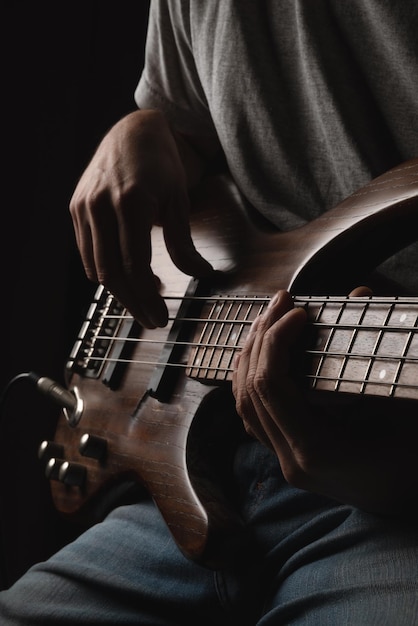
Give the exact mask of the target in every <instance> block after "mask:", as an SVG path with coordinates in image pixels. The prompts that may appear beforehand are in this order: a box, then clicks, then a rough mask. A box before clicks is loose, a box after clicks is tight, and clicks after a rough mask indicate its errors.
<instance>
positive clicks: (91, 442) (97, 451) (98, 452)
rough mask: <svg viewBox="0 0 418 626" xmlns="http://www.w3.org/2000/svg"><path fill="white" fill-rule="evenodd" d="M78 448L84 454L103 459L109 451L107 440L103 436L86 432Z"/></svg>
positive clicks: (98, 459) (99, 459)
mask: <svg viewBox="0 0 418 626" xmlns="http://www.w3.org/2000/svg"><path fill="white" fill-rule="evenodd" d="M78 449H79V451H80V454H82V455H83V456H88V457H89V458H92V459H97V461H102V460H103V459H104V458H105V456H106V453H107V441H106V439H104V438H103V437H98V436H97V435H90V434H89V433H84V435H83V436H82V437H81V439H80V445H79V448H78Z"/></svg>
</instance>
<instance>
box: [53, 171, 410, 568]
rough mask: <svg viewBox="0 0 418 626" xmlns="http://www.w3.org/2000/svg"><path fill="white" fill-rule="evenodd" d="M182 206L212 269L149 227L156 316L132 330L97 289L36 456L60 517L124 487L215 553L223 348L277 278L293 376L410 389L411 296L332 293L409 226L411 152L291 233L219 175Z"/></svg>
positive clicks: (223, 543)
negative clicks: (204, 274)
mask: <svg viewBox="0 0 418 626" xmlns="http://www.w3.org/2000/svg"><path fill="white" fill-rule="evenodd" d="M198 205H199V206H198V207H197V209H196V212H195V213H194V215H193V218H192V220H193V221H192V234H193V239H194V242H195V244H196V246H197V248H198V249H199V251H200V252H201V253H202V255H203V256H204V257H205V258H206V259H208V260H209V261H210V262H211V263H212V264H213V265H214V266H215V267H216V268H217V270H219V271H218V272H216V273H215V275H214V276H213V278H212V279H211V280H210V281H206V280H204V281H198V280H195V279H191V280H190V278H188V277H186V276H184V275H183V274H182V273H181V272H179V271H178V270H177V269H176V268H175V267H174V265H173V263H172V262H171V260H170V258H169V257H168V254H167V252H166V249H165V245H164V240H163V236H162V233H161V229H160V228H158V227H156V228H154V229H153V232H152V239H153V248H152V249H153V258H152V265H153V271H154V273H155V274H156V275H158V276H159V277H160V279H161V293H162V295H163V296H164V297H165V300H166V303H167V306H168V309H169V325H168V326H167V327H166V328H164V329H156V330H147V329H145V328H141V327H140V326H139V325H138V323H137V322H135V321H134V320H133V319H132V317H131V316H130V315H129V313H128V312H127V311H126V309H124V308H123V307H122V306H121V305H120V304H119V303H118V302H117V300H115V298H114V297H113V296H112V295H111V294H110V293H109V292H108V291H106V290H105V289H104V288H103V287H100V288H99V289H98V290H97V292H96V295H95V297H94V299H93V302H92V303H91V306H90V308H89V310H88V313H87V316H86V319H85V322H84V324H83V325H82V328H81V330H80V333H79V336H78V338H77V340H76V343H75V345H74V348H73V351H72V353H71V355H70V357H69V360H68V363H67V366H66V372H67V378H68V390H69V391H70V392H71V394H72V395H73V397H74V406H72V407H71V410H69V409H64V410H63V411H62V415H60V417H59V419H58V423H57V428H56V433H55V438H54V440H53V441H50V442H43V444H42V446H41V456H42V459H43V462H44V463H45V467H46V473H47V476H48V477H49V478H50V479H51V488H52V496H53V500H54V503H55V505H56V507H57V509H58V510H59V511H60V512H62V513H63V514H64V515H66V516H68V517H74V518H80V519H86V520H88V519H89V517H90V518H91V519H97V518H98V517H100V515H101V514H104V508H105V507H104V506H102V507H101V505H100V503H101V502H102V501H103V502H104V501H106V497H107V495H108V494H110V493H113V492H115V493H119V492H120V493H123V489H124V485H129V488H128V489H127V491H126V493H128V492H129V490H130V489H131V488H132V486H134V487H135V486H136V485H138V486H140V488H141V489H144V490H146V492H148V494H149V495H150V496H151V497H152V498H153V500H154V501H155V503H156V505H157V507H158V508H159V510H160V512H161V514H162V516H163V518H164V519H165V521H166V523H167V525H168V527H169V529H170V531H171V533H172V535H173V537H174V539H175V541H176V542H177V545H178V546H179V548H180V550H182V552H183V553H184V554H185V555H186V556H187V557H188V558H190V559H193V560H194V561H196V562H199V563H202V564H204V565H208V566H216V564H217V563H218V562H219V561H220V560H222V559H223V558H224V556H225V553H226V552H227V551H228V549H229V548H230V547H231V546H232V545H233V543H234V538H235V537H236V536H237V533H238V532H239V528H240V520H239V518H238V516H237V514H236V512H235V509H234V506H233V495H231V494H228V491H226V492H225V491H224V490H222V489H221V488H220V487H219V484H221V483H222V482H224V481H222V480H218V478H219V476H220V475H222V474H223V472H224V471H225V467H228V463H229V460H230V456H228V454H229V452H228V451H230V450H231V449H232V448H231V446H232V444H233V441H234V440H235V437H236V428H238V429H239V425H238V421H239V420H237V423H235V420H234V419H233V418H231V417H228V416H230V415H231V413H232V415H233V411H231V410H230V409H231V407H232V408H233V399H232V394H231V391H230V382H231V377H232V369H233V361H234V355H235V353H236V352H237V351H238V350H240V349H241V348H242V346H243V344H244V342H245V339H246V335H247V333H248V330H249V327H250V325H251V323H252V321H253V320H254V319H255V318H256V316H257V315H259V314H260V313H261V312H262V311H263V309H264V307H266V306H267V305H268V303H269V301H270V298H271V297H272V296H273V295H274V294H275V293H276V291H277V290H278V289H287V290H289V291H290V292H291V293H292V295H293V296H294V302H295V306H303V307H305V308H306V310H307V312H308V319H309V323H308V327H309V335H308V337H310V339H309V340H308V339H307V342H306V345H305V346H304V359H303V368H302V369H301V371H300V372H298V374H299V376H300V378H301V381H303V384H304V385H305V386H306V388H307V389H309V390H312V391H314V392H316V391H318V393H334V394H335V393H338V394H363V395H365V396H376V397H384V398H388V399H390V401H391V402H397V401H398V400H402V401H405V400H407V401H411V402H416V401H417V400H418V297H407V296H400V297H392V296H391V297H382V296H376V297H374V296H373V297H370V298H369V297H368V298H349V297H347V296H346V295H345V294H347V293H349V291H350V290H351V289H352V288H353V287H355V286H358V285H359V284H364V280H365V277H367V275H368V273H369V272H371V271H372V270H373V269H374V268H375V267H376V266H378V265H379V264H380V263H381V262H382V261H383V260H384V259H385V258H387V257H389V256H391V255H392V254H394V253H395V252H396V251H398V250H400V249H402V248H404V247H406V246H408V245H410V244H411V243H413V242H414V241H416V240H417V239H418V159H415V160H412V161H408V162H406V163H404V164H402V165H401V166H399V167H396V168H394V169H392V170H390V171H389V172H387V173H385V174H384V175H382V176H380V177H378V178H376V179H374V180H373V181H372V182H370V183H369V184H368V185H366V186H365V187H363V188H361V189H359V190H358V191H357V192H356V193H354V194H353V195H351V196H350V197H348V198H347V199H346V200H344V201H343V202H341V203H340V204H339V205H338V206H336V207H335V208H334V209H332V210H330V211H328V212H326V213H324V214H323V215H322V216H321V217H319V218H318V219H316V220H314V221H312V222H311V223H309V224H307V225H304V226H302V227H300V228H297V229H295V230H293V231H291V232H277V231H273V230H272V229H271V228H269V227H267V225H265V224H259V223H257V221H256V220H255V217H254V216H252V215H251V209H249V207H246V206H245V203H244V202H243V201H242V199H241V198H240V197H239V194H238V193H237V190H236V189H235V187H234V186H233V185H231V183H230V182H228V181H227V180H225V179H224V178H222V177H219V178H217V179H215V180H212V181H210V184H208V186H207V188H206V190H205V192H204V193H203V194H202V198H201V199H200V202H199V203H198ZM411 271H412V272H416V271H417V268H416V267H413V268H411ZM233 422H234V423H233ZM221 459H222V460H221ZM134 491H135V488H134ZM127 497H128V496H127ZM135 497H137V496H136V495H135ZM98 511H101V513H98Z"/></svg>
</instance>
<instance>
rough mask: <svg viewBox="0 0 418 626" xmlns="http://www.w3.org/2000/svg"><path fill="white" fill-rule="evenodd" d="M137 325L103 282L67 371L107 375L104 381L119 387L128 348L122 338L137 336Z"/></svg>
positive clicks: (113, 386) (97, 291) (94, 375)
mask: <svg viewBox="0 0 418 626" xmlns="http://www.w3.org/2000/svg"><path fill="white" fill-rule="evenodd" d="M137 329H138V325H137V323H136V322H135V320H134V319H133V318H132V317H131V316H130V315H129V314H128V313H127V311H126V309H125V308H124V307H123V306H122V305H121V304H120V303H119V302H118V301H117V300H116V298H115V297H114V296H113V295H112V294H111V293H109V292H108V291H107V290H106V289H105V288H104V287H103V286H102V285H101V286H100V287H99V288H98V289H97V290H96V293H95V295H94V299H93V302H92V303H91V305H90V307H89V310H88V312H87V315H86V319H85V321H84V323H83V325H82V327H81V329H80V332H79V334H78V337H77V340H76V342H75V343H74V346H73V349H72V351H71V353H70V356H69V358H68V361H67V363H66V370H67V372H68V373H70V374H72V373H77V374H80V375H81V376H83V377H84V378H99V377H100V376H102V375H103V378H102V382H103V383H104V384H105V385H107V386H109V387H112V388H115V387H116V386H117V383H118V381H119V379H120V375H121V372H120V367H119V366H120V363H121V356H122V352H123V351H124V349H125V344H124V342H123V341H120V339H126V338H128V337H131V336H133V335H134V334H136V331H137ZM116 337H117V338H118V341H116ZM110 355H111V358H110Z"/></svg>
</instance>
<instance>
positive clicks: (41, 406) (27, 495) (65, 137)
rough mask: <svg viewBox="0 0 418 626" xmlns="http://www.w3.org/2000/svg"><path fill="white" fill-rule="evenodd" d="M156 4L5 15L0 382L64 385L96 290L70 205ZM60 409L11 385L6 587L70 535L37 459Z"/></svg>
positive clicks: (4, 477) (132, 77)
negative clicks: (45, 380) (28, 376)
mask: <svg viewBox="0 0 418 626" xmlns="http://www.w3.org/2000/svg"><path fill="white" fill-rule="evenodd" d="M148 8H149V2H148V0H138V1H137V2H135V3H133V2H129V3H128V2H118V3H104V2H88V3H84V4H83V6H78V5H77V3H66V2H57V3H48V6H47V3H29V2H14V3H13V6H12V7H11V8H8V9H7V10H5V11H3V29H4V32H3V41H6V40H7V44H6V49H5V51H4V53H3V55H2V56H3V59H4V71H3V84H2V93H3V111H4V113H3V145H2V148H3V150H2V152H3V154H2V157H3V158H2V162H3V166H2V174H3V176H2V192H3V193H2V196H3V197H2V200H3V202H2V204H3V206H2V210H1V229H0V232H1V242H0V243H1V246H0V249H1V275H0V276H1V287H2V292H1V295H2V298H1V306H0V310H1V329H2V333H1V336H2V351H1V360H0V363H1V369H0V387H1V389H2V390H3V389H4V388H5V385H6V384H7V382H8V381H9V380H11V379H12V378H13V377H14V376H16V375H17V374H20V373H21V372H27V371H36V372H37V373H38V374H40V375H42V376H50V377H52V378H55V379H56V380H58V381H60V382H63V370H64V364H65V361H66V358H67V356H68V353H69V350H70V349H71V347H72V344H73V342H74V339H75V336H76V333H77V331H78V328H79V326H80V324H81V322H82V320H83V316H84V314H85V311H86V309H87V307H88V304H89V301H90V298H91V295H92V293H93V292H94V288H95V287H94V286H92V285H91V284H90V283H89V282H88V281H87V280H86V279H85V277H84V272H83V270H82V267H81V263H80V259H79V256H78V251H77V249H76V247H75V241H74V235H73V229H72V224H71V219H70V215H69V212H68V204H69V200H70V197H71V193H72V191H73V189H74V186H75V184H76V182H77V180H78V178H79V176H80V174H81V172H82V170H83V168H84V166H85V165H86V164H87V162H88V161H89V159H90V158H91V156H92V153H93V151H94V148H95V146H96V145H97V143H98V142H99V140H100V139H101V137H102V136H103V135H104V133H105V132H106V131H107V129H108V128H109V127H110V126H111V125H112V124H113V123H114V122H116V121H117V120H118V119H119V118H120V117H122V116H123V115H125V114H126V113H128V112H129V111H131V110H134V109H135V103H134V99H133V92H134V89H135V86H136V83H137V81H138V79H139V76H140V73H141V69H142V65H143V58H144V45H145V33H146V25H147V16H148ZM56 419H57V409H56V407H55V406H53V405H52V404H51V403H50V401H49V400H46V399H44V398H43V397H41V396H40V395H39V394H38V392H37V391H36V390H35V389H34V388H33V387H32V386H31V384H30V383H29V382H28V381H19V382H16V383H15V384H14V385H13V386H12V387H11V388H10V391H9V393H8V394H7V397H6V400H5V402H4V403H3V406H2V409H1V414H0V420H1V421H0V428H1V430H0V489H1V490H0V506H1V510H0V522H1V539H2V542H1V546H0V550H1V552H0V559H1V569H2V581H1V584H2V585H3V586H5V585H8V584H10V583H11V582H12V581H13V580H14V579H15V578H16V577H18V576H19V575H20V574H21V573H23V572H24V571H25V570H26V569H27V567H28V566H29V565H31V564H32V563H33V562H35V561H38V560H39V559H43V558H45V557H47V556H48V555H49V554H50V553H51V551H53V550H55V549H56V547H57V546H59V545H61V544H62V543H63V542H65V541H67V540H68V539H69V538H70V537H71V536H72V534H73V533H74V532H75V530H74V529H72V528H67V526H66V525H65V524H64V523H63V522H62V521H61V520H60V519H59V517H58V516H57V515H56V513H55V511H54V509H53V507H52V505H51V502H50V497H49V485H48V482H47V480H46V479H45V478H44V477H43V473H42V471H41V468H40V464H39V462H38V459H37V448H38V445H39V443H40V442H41V441H42V439H44V438H47V437H50V436H51V435H52V434H53V431H54V424H55V421H56Z"/></svg>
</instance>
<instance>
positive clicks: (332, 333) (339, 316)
mask: <svg viewBox="0 0 418 626" xmlns="http://www.w3.org/2000/svg"><path fill="white" fill-rule="evenodd" d="M342 304H343V306H341V307H340V310H339V313H338V315H337V323H338V321H339V320H340V319H341V316H342V314H343V310H344V304H345V301H344V302H343V303H342ZM325 306H326V303H324V304H323V306H322V307H321V315H322V313H323V311H324V309H325ZM316 319H317V320H318V316H317V317H316ZM319 319H320V318H319ZM314 325H318V323H316V322H315V324H314ZM334 335H335V328H334V327H333V326H331V327H330V332H329V334H328V337H327V340H326V342H325V346H324V348H325V349H324V352H326V351H327V350H328V347H329V346H330V345H331V342H332V339H333V337H334ZM324 364H325V354H323V355H322V356H321V357H320V359H319V363H318V366H317V368H316V371H317V373H318V374H319V373H320V372H321V370H322V368H323V367H324ZM317 380H318V378H315V385H316V381H317ZM336 385H338V383H336ZM336 388H337V387H336Z"/></svg>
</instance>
